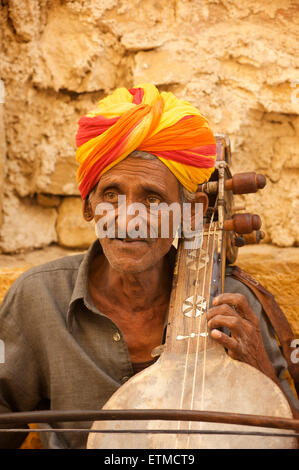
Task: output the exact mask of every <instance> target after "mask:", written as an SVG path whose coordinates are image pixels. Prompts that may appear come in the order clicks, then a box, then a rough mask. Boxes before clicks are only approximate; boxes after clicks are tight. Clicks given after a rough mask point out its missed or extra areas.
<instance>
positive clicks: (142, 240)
mask: <svg viewBox="0 0 299 470" xmlns="http://www.w3.org/2000/svg"><path fill="white" fill-rule="evenodd" d="M114 240H115V241H119V242H123V243H147V239H146V238H114Z"/></svg>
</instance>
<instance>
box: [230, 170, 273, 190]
mask: <svg viewBox="0 0 299 470" xmlns="http://www.w3.org/2000/svg"><path fill="white" fill-rule="evenodd" d="M266 183H267V180H266V178H265V176H264V175H261V174H256V173H255V172H254V171H252V172H248V173H237V174H235V175H234V176H233V177H232V178H230V179H228V180H226V181H225V189H226V190H228V191H232V192H233V194H248V193H256V192H257V191H258V190H259V189H263V188H264V187H265V186H266Z"/></svg>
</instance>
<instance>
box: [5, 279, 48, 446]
mask: <svg viewBox="0 0 299 470" xmlns="http://www.w3.org/2000/svg"><path fill="white" fill-rule="evenodd" d="M21 310H22V314H23V315H27V317H28V320H29V321H30V311H26V305H23V304H22V292H21V289H17V288H16V287H14V286H12V287H11V288H10V290H9V291H8V293H7V295H6V297H5V299H4V301H3V302H2V305H1V308H0V339H1V345H2V357H1V362H0V413H8V412H14V411H32V410H34V409H36V407H37V405H38V403H39V402H40V400H41V397H42V396H41V389H42V387H41V381H40V377H41V374H40V370H39V366H38V359H37V357H36V356H37V355H36V352H34V351H33V350H32V348H31V345H30V338H26V337H25V336H24V333H23V331H22V326H21V325H20V326H19V325H18V324H17V321H16V319H17V318H18V316H19V314H20V311H21ZM27 330H28V328H27ZM31 331H32V333H33V334H34V325H32V326H31ZM0 427H1V428H2V429H3V428H8V427H13V426H7V425H5V426H4V425H0ZM14 427H15V428H19V427H20V425H18V426H14ZM21 427H26V426H23V425H21ZM26 434H27V433H26ZM26 434H25V433H15V432H11V433H10V432H1V429H0V448H2V449H9V448H18V447H19V446H20V444H21V443H22V441H23V440H24V438H25V437H26Z"/></svg>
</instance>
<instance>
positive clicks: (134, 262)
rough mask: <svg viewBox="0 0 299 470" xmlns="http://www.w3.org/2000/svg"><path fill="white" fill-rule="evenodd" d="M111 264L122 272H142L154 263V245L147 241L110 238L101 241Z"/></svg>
mask: <svg viewBox="0 0 299 470" xmlns="http://www.w3.org/2000/svg"><path fill="white" fill-rule="evenodd" d="M101 244H102V248H103V251H104V254H105V256H106V258H107V260H108V262H109V264H110V266H111V267H112V268H113V269H115V270H116V271H119V272H122V273H128V274H133V273H140V272H142V271H145V270H147V269H148V268H149V267H151V266H152V265H153V261H154V259H153V258H154V256H153V247H152V244H151V243H149V242H147V241H140V240H132V241H124V240H120V239H110V240H105V241H104V242H103V241H101Z"/></svg>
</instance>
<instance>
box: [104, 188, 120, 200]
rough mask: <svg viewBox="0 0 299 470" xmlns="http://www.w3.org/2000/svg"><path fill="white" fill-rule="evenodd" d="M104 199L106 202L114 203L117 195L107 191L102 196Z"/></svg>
mask: <svg viewBox="0 0 299 470" xmlns="http://www.w3.org/2000/svg"><path fill="white" fill-rule="evenodd" d="M104 197H105V199H106V200H108V201H111V202H114V201H117V197H118V194H117V193H114V192H112V191H107V192H106V193H105V194H104Z"/></svg>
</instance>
